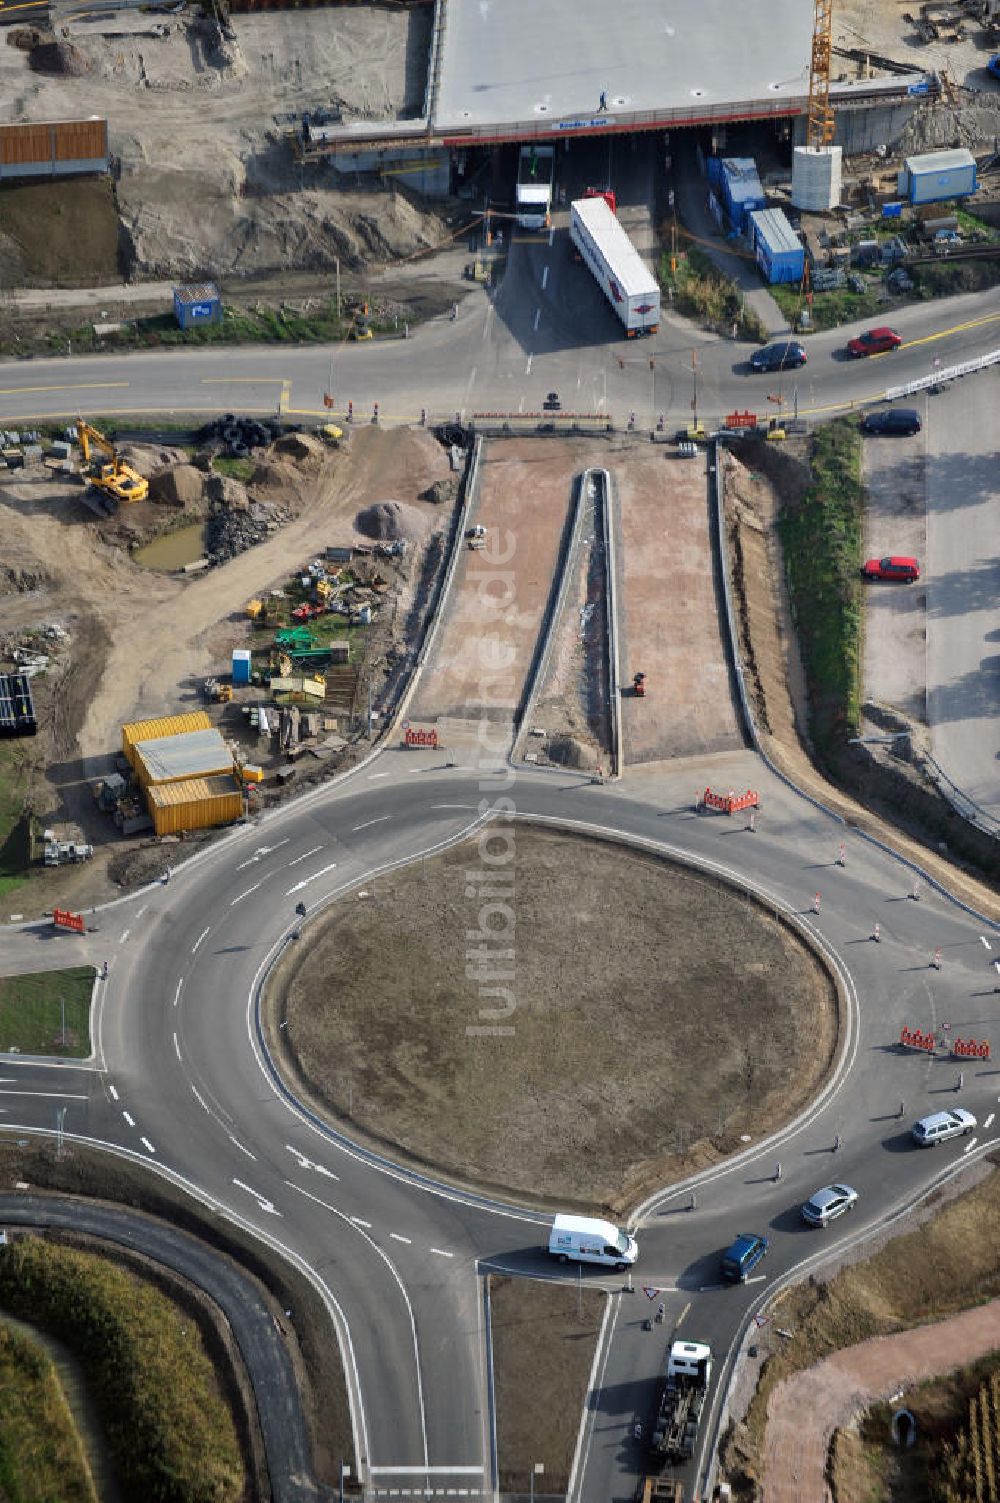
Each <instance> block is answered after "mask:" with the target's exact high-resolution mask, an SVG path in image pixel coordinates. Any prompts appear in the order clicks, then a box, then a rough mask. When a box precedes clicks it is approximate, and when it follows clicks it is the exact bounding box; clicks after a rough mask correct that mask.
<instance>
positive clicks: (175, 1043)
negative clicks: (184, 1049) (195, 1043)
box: [174, 1033, 181, 1063]
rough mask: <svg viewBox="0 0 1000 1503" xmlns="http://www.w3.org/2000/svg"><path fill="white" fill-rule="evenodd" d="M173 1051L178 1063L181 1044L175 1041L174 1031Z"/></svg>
mask: <svg viewBox="0 0 1000 1503" xmlns="http://www.w3.org/2000/svg"><path fill="white" fill-rule="evenodd" d="M174 1053H175V1054H176V1055H177V1060H178V1063H179V1062H180V1057H181V1046H180V1044H179V1043H178V1042H177V1035H176V1033H175V1034H174Z"/></svg>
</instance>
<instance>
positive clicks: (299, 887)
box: [285, 861, 337, 898]
mask: <svg viewBox="0 0 1000 1503" xmlns="http://www.w3.org/2000/svg"><path fill="white" fill-rule="evenodd" d="M336 865H337V863H336V861H331V862H330V865H329V866H324V867H321V868H320V870H319V871H318V872H313V874H312V876H311V877H303V878H302V881H301V882H296V884H295V886H294V887H290V888H289V889H288V891H287V892H286V893H285V897H286V898H290V897H291V895H292V893H293V892H301V891H302V889H303V887H308V886H309V883H310V882H316V881H318V879H319V878H320V877H325V876H326V874H327V872H332V871H333V869H334V867H335V866H336Z"/></svg>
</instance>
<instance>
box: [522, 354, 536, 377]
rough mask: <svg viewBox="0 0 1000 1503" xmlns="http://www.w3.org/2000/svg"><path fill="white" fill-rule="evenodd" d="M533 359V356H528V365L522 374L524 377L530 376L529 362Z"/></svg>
mask: <svg viewBox="0 0 1000 1503" xmlns="http://www.w3.org/2000/svg"><path fill="white" fill-rule="evenodd" d="M534 358H535V357H534V355H529V356H528V363H527V365H526V366H525V367H524V374H525V375H526V376H530V375H531V362H532V361H533V360H534Z"/></svg>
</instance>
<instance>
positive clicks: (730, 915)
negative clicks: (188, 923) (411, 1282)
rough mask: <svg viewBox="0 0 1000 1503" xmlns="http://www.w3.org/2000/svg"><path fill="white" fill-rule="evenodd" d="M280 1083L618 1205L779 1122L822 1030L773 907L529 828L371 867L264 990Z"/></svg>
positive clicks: (478, 1170) (457, 1164) (678, 871)
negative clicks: (384, 872) (388, 869)
mask: <svg viewBox="0 0 1000 1503" xmlns="http://www.w3.org/2000/svg"><path fill="white" fill-rule="evenodd" d="M262 1010H263V1018H264V1025H265V1029H266V1033H267V1037H268V1042H269V1045H270V1047H271V1050H272V1053H273V1055H274V1057H275V1059H276V1061H277V1062H278V1067H279V1068H280V1069H282V1070H283V1071H284V1072H285V1074H286V1077H287V1078H288V1080H289V1084H290V1085H291V1087H292V1089H293V1090H295V1091H296V1093H297V1094H299V1095H300V1096H302V1097H303V1098H304V1099H305V1100H307V1101H308V1102H309V1104H310V1105H311V1106H312V1107H313V1108H314V1109H315V1110H316V1111H318V1112H319V1113H320V1114H321V1115H323V1116H325V1117H326V1118H327V1119H328V1120H330V1121H331V1122H332V1123H333V1124H334V1125H336V1126H337V1127H338V1128H340V1129H341V1130H343V1131H346V1132H347V1133H349V1134H350V1135H351V1136H352V1137H354V1138H356V1139H357V1140H358V1141H361V1142H366V1143H368V1144H369V1145H371V1146H373V1147H376V1148H378V1149H379V1150H380V1151H382V1152H384V1153H386V1154H388V1155H389V1156H390V1157H392V1158H394V1159H396V1160H398V1161H399V1162H401V1163H408V1164H410V1165H413V1166H416V1167H419V1168H420V1169H421V1170H423V1171H425V1172H430V1173H432V1174H434V1175H436V1176H438V1177H441V1178H444V1179H448V1180H452V1181H454V1182H456V1183H460V1184H464V1185H474V1186H476V1187H477V1188H481V1189H486V1190H488V1191H490V1192H492V1193H498V1192H500V1193H504V1194H506V1195H510V1196H515V1197H517V1198H519V1199H522V1200H530V1201H533V1202H543V1203H546V1204H549V1205H552V1204H558V1205H560V1206H564V1207H572V1206H586V1207H588V1208H594V1207H598V1206H600V1207H604V1208H606V1209H607V1210H608V1211H609V1212H611V1213H612V1214H615V1215H619V1214H621V1213H622V1212H624V1211H625V1210H626V1209H627V1208H628V1207H630V1206H632V1205H634V1204H636V1202H637V1201H639V1200H640V1199H641V1198H642V1197H643V1196H644V1195H646V1194H648V1193H650V1192H651V1191H653V1190H654V1189H656V1188H657V1187H659V1186H660V1185H663V1184H666V1183H669V1182H670V1181H671V1180H674V1179H678V1178H681V1177H682V1176H683V1175H685V1174H688V1173H690V1172H692V1171H693V1170H695V1169H698V1168H702V1167H704V1166H705V1165H707V1164H710V1163H712V1162H715V1161H717V1160H718V1159H719V1158H721V1157H722V1156H723V1155H725V1154H726V1153H729V1152H732V1151H733V1150H734V1149H735V1148H737V1147H739V1146H741V1145H742V1144H743V1143H744V1142H745V1140H746V1139H747V1137H749V1139H750V1140H754V1139H757V1138H760V1137H763V1136H764V1135H765V1134H767V1133H768V1132H771V1131H773V1130H774V1129H775V1128H776V1127H777V1126H778V1125H780V1124H781V1123H782V1122H785V1121H788V1120H789V1119H790V1118H792V1117H793V1116H794V1115H795V1114H796V1112H798V1111H799V1110H800V1109H801V1108H802V1107H803V1106H804V1105H805V1104H806V1102H807V1101H809V1100H810V1099H811V1098H812V1097H813V1096H814V1095H815V1093H816V1091H817V1090H818V1089H819V1087H820V1085H821V1084H822V1081H823V1079H824V1078H825V1076H826V1074H827V1073H828V1071H829V1069H830V1066H831V1063H832V1061H833V1057H834V1053H835V1049H836V1043H837V1035H838V1016H839V1013H838V998H837V991H836V988H835V986H834V983H833V981H832V979H831V977H830V975H829V973H828V972H827V970H826V968H825V966H824V965H822V964H821V962H820V961H819V960H818V958H817V956H816V955H815V953H814V952H813V951H812V950H811V949H810V948H809V947H808V945H807V944H806V943H805V942H804V941H803V940H802V939H801V938H800V937H799V935H798V934H797V932H796V931H795V930H793V929H792V928H791V927H790V926H789V925H788V924H786V923H785V922H784V921H783V920H781V919H778V918H776V917H775V914H774V911H773V910H772V909H769V908H765V907H763V906H762V905H761V904H759V903H758V902H756V901H754V900H753V899H751V898H748V897H747V896H746V895H745V894H743V893H741V892H738V891H735V890H734V889H732V888H729V887H727V886H725V885H724V884H723V883H721V882H719V881H716V880H715V879H713V878H712V877H710V876H707V875H705V874H703V873H701V872H698V871H697V870H695V869H694V868H691V867H686V866H682V865H678V864H676V863H674V862H669V861H665V860H662V859H660V858H659V857H656V856H653V855H650V854H646V853H644V852H640V851H637V850H635V849H632V848H630V847H628V846H625V845H620V844H616V843H611V842H608V841H601V840H592V839H584V838H580V837H577V836H573V835H566V834H562V833H558V832H554V831H552V830H549V829H543V828H540V827H538V826H533V825H528V824H525V825H522V824H517V825H509V824H505V825H503V826H499V825H491V826H489V827H487V828H486V829H484V831H483V832H482V834H481V835H480V837H479V838H478V839H473V840H470V841H466V842H464V843H462V844H461V845H458V846H455V847H453V848H452V849H451V850H449V851H447V852H445V853H444V854H442V855H440V856H436V857H434V858H432V859H429V860H426V861H417V862H414V863H413V864H412V865H410V866H408V867H406V868H404V869H402V870H400V871H398V872H395V873H393V874H392V875H390V876H388V877H379V878H378V879H377V881H375V882H374V883H372V884H370V885H369V886H368V887H367V889H365V888H362V889H361V890H359V891H357V892H355V893H353V894H352V895H350V896H348V897H345V898H343V899H341V900H340V901H339V902H337V903H336V904H335V905H333V906H332V907H331V908H330V909H328V910H327V911H326V912H325V913H324V914H323V915H322V916H321V917H320V918H319V919H317V921H316V922H315V923H314V924H312V925H310V926H309V927H308V928H307V929H306V930H305V931H304V933H303V937H302V942H301V944H300V945H297V946H294V947H292V949H291V951H290V952H286V955H285V958H284V960H283V961H282V963H281V964H280V965H279V966H278V967H277V968H276V969H275V971H274V972H273V973H272V975H271V977H270V979H269V981H268V984H267V987H266V990H265V994H264V999H263V1009H262Z"/></svg>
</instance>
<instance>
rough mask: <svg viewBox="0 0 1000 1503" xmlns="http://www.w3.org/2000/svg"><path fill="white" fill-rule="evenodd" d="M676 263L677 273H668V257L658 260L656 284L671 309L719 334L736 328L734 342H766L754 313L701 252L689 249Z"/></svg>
mask: <svg viewBox="0 0 1000 1503" xmlns="http://www.w3.org/2000/svg"><path fill="white" fill-rule="evenodd" d="M675 260H676V269H675V270H671V267H670V256H669V255H668V254H666V253H664V255H662V256H661V257H660V268H659V280H660V286H661V287H662V288H663V290H664V292H665V293H666V294H667V296H668V299H669V302H670V305H671V306H672V307H673V308H675V309H676V310H677V312H678V313H681V314H683V315H684V317H685V318H694V319H697V320H698V321H699V322H700V323H703V324H707V325H708V326H709V327H710V328H712V329H715V330H717V331H718V332H719V333H720V334H732V332H733V325H734V324H735V325H736V335H737V338H739V339H757V340H759V341H760V342H761V344H764V343H765V342H766V340H767V330H766V329H765V327H764V325H763V323H762V322H761V320H760V319H759V318H758V317H757V315H756V313H754V311H753V309H752V308H748V307H747V305H746V300H745V298H744V296H743V294H742V292H741V291H740V289H739V288H738V287H737V286H736V284H735V282H731V281H730V280H729V278H728V277H726V276H724V275H723V274H722V272H721V271H719V269H718V267H717V266H716V265H715V264H714V262H713V261H711V260H710V259H709V257H708V256H707V255H706V254H705V252H704V251H702V250H699V249H698V248H697V246H690V247H689V248H688V249H687V250H686V251H684V252H682V253H680V254H678V255H677V256H676V257H675Z"/></svg>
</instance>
